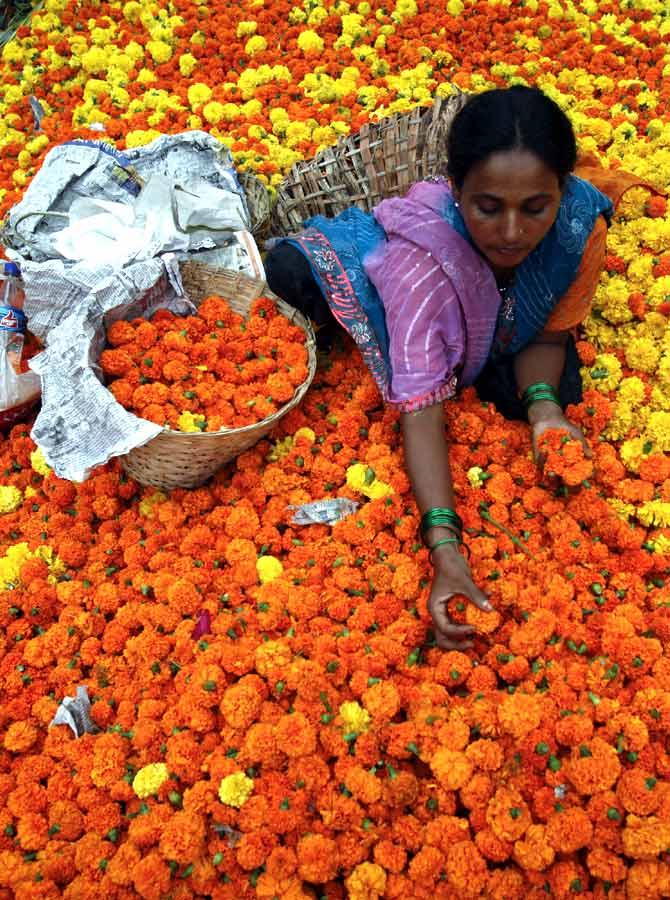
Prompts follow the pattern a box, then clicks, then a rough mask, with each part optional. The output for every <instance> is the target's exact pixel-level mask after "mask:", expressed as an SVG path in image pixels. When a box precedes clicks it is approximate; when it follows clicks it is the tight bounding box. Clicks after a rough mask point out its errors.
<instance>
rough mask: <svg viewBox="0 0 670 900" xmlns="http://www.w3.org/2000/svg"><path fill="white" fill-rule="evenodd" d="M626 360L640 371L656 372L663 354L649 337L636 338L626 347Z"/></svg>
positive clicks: (632, 367)
mask: <svg viewBox="0 0 670 900" xmlns="http://www.w3.org/2000/svg"><path fill="white" fill-rule="evenodd" d="M624 353H625V355H626V362H627V363H628V365H629V366H630V367H631V369H638V370H639V371H640V372H654V371H655V369H656V366H657V365H658V360H659V358H660V356H661V351H660V349H659V348H658V347H656V346H655V345H654V344H653V342H652V341H651V340H649V338H634V339H633V340H632V341H630V342H629V343H628V344H626V347H625V349H624Z"/></svg>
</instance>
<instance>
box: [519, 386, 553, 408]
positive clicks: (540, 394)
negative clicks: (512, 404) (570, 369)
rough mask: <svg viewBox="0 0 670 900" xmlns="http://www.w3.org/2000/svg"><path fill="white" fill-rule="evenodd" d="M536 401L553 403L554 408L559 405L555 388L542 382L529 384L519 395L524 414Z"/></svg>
mask: <svg viewBox="0 0 670 900" xmlns="http://www.w3.org/2000/svg"><path fill="white" fill-rule="evenodd" d="M538 400H550V401H551V402H552V403H555V404H556V406H560V405H561V401H560V400H559V397H558V391H557V390H556V388H555V387H552V386H551V385H550V384H547V383H546V382H544V381H536V382H535V384H529V385H528V387H527V388H526V390H525V391H524V392H523V394H522V395H521V402H522V403H523V408H524V409H525V410H526V412H528V409H529V407H530V406H531V405H532V404H533V403H535V402H537V401H538Z"/></svg>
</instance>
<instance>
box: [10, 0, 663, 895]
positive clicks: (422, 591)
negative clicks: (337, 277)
mask: <svg viewBox="0 0 670 900" xmlns="http://www.w3.org/2000/svg"><path fill="white" fill-rule="evenodd" d="M665 13H666V10H665V4H664V2H663V0H649V2H644V3H643V2H638V0H631V2H629V0H626V2H620V0H611V2H606V3H596V2H593V0H583V2H580V3H574V2H573V0H565V2H561V3H559V2H558V0H548V2H545V0H524V2H522V0H504V2H497V0H489V2H487V0H448V2H447V3H446V5H445V4H443V3H439V4H438V3H435V2H433V0H397V2H395V3H391V4H389V3H383V2H382V0H368V2H361V3H359V4H357V5H351V4H349V3H347V2H343V0H334V2H328V0H310V2H305V3H303V4H298V5H291V4H287V3H285V2H283V0H277V2H274V0H273V2H272V3H267V4H264V3H263V2H262V0H242V2H239V3H236V4H232V3H227V2H219V3H214V4H212V5H210V6H207V5H206V4H205V5H203V4H200V3H197V2H194V0H174V2H170V3H166V2H164V0H156V2H153V3H149V2H147V0H129V2H126V3H121V2H114V0H111V2H102V0H95V2H90V3H84V2H78V0H46V2H45V3H44V5H43V6H42V8H41V9H40V10H39V11H37V12H36V13H34V14H33V16H32V18H31V20H30V22H29V23H28V24H26V25H24V26H22V27H21V28H20V29H19V31H18V34H17V36H16V38H15V39H14V40H12V41H10V42H9V43H7V44H6V46H5V47H4V48H3V51H2V62H1V64H0V69H1V70H2V78H1V79H0V84H1V85H2V87H0V112H2V116H0V147H1V148H2V156H1V160H0V206H1V207H2V211H3V212H4V211H6V209H8V208H9V206H11V205H12V204H13V203H15V202H16V201H17V200H18V198H19V197H20V195H21V192H22V191H23V188H24V185H25V184H27V183H28V181H29V180H30V178H31V177H32V175H33V174H34V173H35V171H36V170H37V168H38V167H39V165H40V164H41V161H42V159H43V156H44V154H45V153H46V152H47V150H48V149H49V148H50V147H51V146H53V145H54V143H55V142H58V141H62V140H67V139H70V138H72V137H85V138H90V137H91V136H94V137H97V138H102V139H104V140H111V141H112V142H114V143H115V144H116V146H118V147H120V148H123V147H124V146H138V145H140V144H143V143H146V142H147V141H150V140H151V139H152V138H153V137H155V136H156V135H157V134H159V133H161V132H175V131H180V130H183V129H185V128H202V129H205V130H208V131H210V132H211V133H212V134H214V135H215V136H217V137H219V138H220V139H221V140H222V141H223V142H224V143H226V144H227V145H228V146H229V147H230V148H231V151H232V153H233V155H234V157H235V159H236V161H237V163H238V165H240V166H241V167H243V168H252V169H254V170H255V171H256V172H257V173H258V174H259V175H260V177H261V178H262V179H264V180H265V182H266V183H267V184H269V185H270V186H271V187H273V186H275V185H276V184H277V183H278V182H279V181H280V180H281V178H282V177H283V175H284V174H285V173H286V171H287V169H288V167H289V166H290V165H291V164H292V163H293V162H294V161H296V160H298V159H302V158H306V157H309V156H310V155H311V154H313V153H314V152H316V151H317V150H318V149H319V148H320V147H324V146H327V145H329V144H332V142H333V141H334V140H335V139H336V138H337V136H338V135H341V134H346V133H348V132H349V131H351V130H355V129H356V128H358V127H359V126H360V125H361V124H362V123H363V122H365V121H367V120H368V119H370V118H374V117H375V116H376V115H378V114H386V113H389V112H394V111H398V110H405V109H409V108H411V107H412V106H415V105H416V104H417V103H427V102H429V101H430V98H431V97H432V96H434V95H436V94H437V95H442V96H444V95H448V94H449V92H450V90H451V87H450V85H451V84H457V85H459V86H460V87H462V88H466V89H473V90H479V89H481V88H483V87H486V86H490V85H504V84H509V83H514V82H515V81H525V82H527V83H533V84H538V85H539V86H541V87H542V88H543V89H544V90H545V91H547V92H548V93H549V94H550V95H551V96H553V97H555V98H556V100H557V101H558V102H559V103H560V104H561V105H562V106H563V107H564V108H565V109H566V110H567V112H568V113H569V115H570V116H571V118H572V121H573V123H574V125H575V129H576V131H577V134H578V137H579V143H580V149H581V150H582V151H584V152H585V153H589V154H590V155H591V156H592V157H597V158H599V159H600V160H601V162H602V163H603V165H606V166H618V165H623V166H624V167H625V168H626V169H627V170H630V171H633V172H635V173H636V174H638V175H639V176H641V177H642V178H643V179H644V180H645V181H646V182H647V183H649V184H650V185H652V186H653V187H654V188H655V189H656V190H657V191H658V192H660V193H659V195H653V196H652V194H650V193H649V191H647V190H643V189H634V190H631V191H629V192H628V194H627V195H626V196H625V198H624V200H623V202H622V203H621V205H620V207H619V211H618V215H617V217H616V219H615V221H614V223H613V225H612V227H611V229H610V232H609V239H608V256H607V260H606V265H605V270H604V272H603V275H602V278H601V282H600V285H599V288H598V291H597V294H596V298H595V302H594V307H593V311H592V314H591V316H590V317H589V319H588V320H587V322H586V323H585V327H584V329H583V333H582V335H581V340H580V342H579V345H578V346H579V352H580V355H581V358H582V361H583V363H584V369H583V372H584V384H585V395H584V400H583V402H582V403H580V404H579V406H578V407H575V408H573V409H572V410H570V415H571V417H572V419H573V421H575V422H576V423H577V424H578V425H580V427H582V428H583V430H584V432H585V434H586V435H587V437H588V439H589V441H590V443H591V446H592V448H593V457H592V459H584V457H583V455H582V454H581V453H580V452H579V448H578V447H577V448H576V447H575V445H574V444H572V443H571V442H567V443H566V442H564V441H563V440H562V436H561V435H549V436H548V438H547V442H546V446H545V447H544V448H543V452H545V453H546V455H547V467H546V474H545V476H541V475H540V474H539V473H538V471H537V470H536V467H535V466H534V464H533V462H532V459H531V448H530V441H529V434H528V428H527V426H525V425H523V424H521V423H511V422H507V421H505V420H504V419H502V418H501V416H500V415H498V413H497V412H496V411H495V409H493V408H492V407H490V406H487V405H485V404H481V403H480V402H479V401H478V400H477V398H476V396H475V395H474V394H473V393H472V392H471V391H465V392H464V394H463V395H462V396H461V397H460V398H459V399H458V400H457V401H454V402H451V403H449V405H448V409H447V414H448V419H449V432H450V435H451V440H452V460H453V469H454V476H455V482H456V488H457V493H458V510H459V512H460V514H461V516H462V517H463V519H464V523H465V529H466V532H467V543H468V545H469V549H470V554H471V557H470V558H471V566H472V569H473V573H474V576H475V579H476V580H477V582H478V583H479V584H481V585H482V586H484V588H485V589H486V591H487V593H488V595H489V596H490V598H491V600H492V601H493V603H494V604H495V607H496V611H495V612H494V613H488V614H482V613H479V612H478V611H477V610H476V609H475V608H474V607H473V606H472V605H469V604H467V603H463V602H462V601H460V600H458V599H456V600H454V601H453V602H452V604H451V612H452V615H453V617H454V618H455V619H460V620H464V621H468V622H471V623H472V624H474V625H475V626H476V627H477V638H476V641H475V645H474V647H473V648H472V649H470V650H468V651H467V652H463V653H462V652H442V651H440V650H439V649H437V648H436V647H435V646H434V643H433V640H432V636H431V632H430V622H429V617H428V615H427V612H426V599H427V594H428V588H429V584H430V577H431V567H430V565H429V561H428V559H427V555H426V551H425V549H424V548H423V546H422V545H421V543H420V540H419V538H418V518H417V513H416V508H415V505H414V502H413V499H412V495H411V491H410V488H409V483H408V480H407V478H406V476H405V474H404V466H403V458H402V448H401V438H400V434H399V427H398V420H397V416H396V415H395V413H393V412H392V411H391V410H388V409H384V408H383V407H382V406H381V404H380V400H379V395H378V393H377V391H376V389H375V387H374V385H373V383H372V381H371V379H370V377H369V376H368V374H367V373H366V372H365V370H364V369H363V367H362V364H361V362H360V359H359V357H358V356H357V354H356V353H355V352H354V350H353V349H352V347H351V346H350V345H346V346H345V348H344V349H343V350H341V351H338V352H335V353H333V354H332V355H331V356H330V357H329V358H328V359H324V360H322V361H321V365H320V368H319V370H318V371H317V375H316V378H315V380H314V383H313V385H312V387H311V389H310V391H309V392H308V394H307V395H306V398H305V400H304V402H303V403H302V405H301V406H300V408H299V409H297V410H293V411H292V412H291V413H289V414H288V415H287V416H286V417H285V418H284V419H282V421H281V425H280V426H279V427H278V428H276V429H275V431H274V432H273V433H272V434H271V435H270V439H268V440H264V441H262V442H261V443H259V444H257V445H256V446H255V447H254V448H252V449H251V450H249V451H247V452H245V453H244V454H242V455H241V456H240V457H239V458H238V459H237V460H236V461H235V462H234V463H231V464H229V465H228V466H227V467H226V468H225V469H224V470H222V471H221V472H220V473H219V474H218V475H217V476H216V477H215V478H214V479H213V480H212V481H211V482H209V483H208V484H207V485H205V486H204V487H202V488H199V489H197V490H191V491H186V490H184V491H180V490H176V491H173V492H172V493H171V494H169V495H166V494H163V493H161V492H159V491H156V490H153V489H150V488H142V487H140V486H139V485H138V484H136V483H135V482H133V481H132V480H130V479H129V478H128V477H127V476H125V475H124V474H123V472H122V470H121V468H120V467H119V466H118V465H117V464H116V463H113V464H110V465H109V466H106V467H104V468H103V469H100V470H98V471H96V472H95V473H94V474H93V476H92V477H91V478H90V479H89V480H88V481H87V482H85V483H84V484H80V485H75V484H70V483H68V482H65V481H63V480H60V479H59V478H57V477H56V476H55V475H54V474H53V473H52V472H50V471H49V469H48V467H47V466H46V465H45V463H44V460H43V458H42V457H41V454H40V453H39V452H38V451H37V450H36V448H35V445H34V444H33V442H32V441H31V439H30V437H29V430H30V426H29V424H27V425H25V426H20V427H15V428H14V429H13V430H12V431H11V433H10V434H9V435H7V437H6V439H4V440H2V442H1V443H0V456H1V462H0V473H2V475H1V479H0V480H1V484H0V512H1V515H0V588H2V591H1V592H0V617H1V625H2V632H1V633H2V637H1V638H0V647H1V648H2V649H1V661H0V671H1V674H2V689H3V694H2V701H3V702H2V704H1V707H0V743H1V750H0V898H1V900H10V898H18V900H28V898H30V900H33V898H45V900H50V898H52V897H53V898H57V897H66V898H69V900H80V898H96V900H98V898H100V897H105V898H135V897H141V898H147V900H163V898H165V900H167V898H170V900H173V898H174V900H179V898H191V897H212V898H216V900H245V898H255V897H260V898H267V900H275V898H278V900H306V898H312V900H317V898H322V897H323V898H328V900H335V898H346V897H350V898H353V900H375V898H382V897H383V898H389V900H409V898H419V900H421V898H431V900H432V898H444V900H446V898H450V900H462V898H469V897H472V898H476V897H484V898H492V900H517V898H518V900H521V898H523V900H526V898H529V900H539V898H545V897H547V896H550V897H558V898H568V897H570V898H571V897H573V896H582V897H590V898H605V897H609V898H611V900H623V898H630V900H654V898H660V897H664V896H669V895H670V856H669V855H668V851H670V649H669V648H670V588H669V586H668V577H669V576H670V570H669V558H670V455H669V454H670V328H668V319H669V316H670V214H669V212H668V209H667V205H666V202H665V200H664V197H663V195H664V194H667V191H668V188H669V187H670V182H669V179H670V162H669V160H670V116H669V112H670V110H669V106H668V99H669V98H670V77H669V75H670V68H669V67H670V55H669V54H668V51H667V34H668V20H667V18H666V15H665ZM31 96H33V97H35V98H36V99H37V100H38V101H39V103H40V105H41V106H42V109H43V110H44V112H45V116H44V118H43V119H42V120H41V127H40V128H39V130H38V129H37V127H36V124H35V122H34V119H33V113H32V111H31V104H30V102H29V99H30V97H31ZM33 106H34V104H33ZM91 126H92V127H93V128H94V129H96V130H94V131H91V130H90V129H91ZM140 327H141V328H142V329H144V331H146V328H145V326H144V325H142V326H140ZM138 330H139V329H138ZM182 337H183V336H182ZM114 343H115V342H114ZM178 343H179V348H178V350H177V352H183V353H184V354H185V355H186V356H187V357H188V359H189V360H192V359H193V353H194V352H195V351H194V341H192V340H191V338H190V336H189V333H188V331H187V336H186V340H185V343H186V344H187V345H188V346H183V345H182V344H181V343H180V342H178ZM118 349H120V348H116V349H115V350H114V352H115V353H116V352H117V350H118ZM175 349H176V348H175ZM152 352H153V351H152ZM157 352H159V351H157ZM262 355H265V354H262ZM138 358H139V357H138ZM147 358H152V357H149V356H148V355H147V354H145V355H144V356H142V357H141V359H142V360H145V359H147ZM116 362H117V363H118V353H117V358H116ZM239 364H240V365H246V363H244V362H240V363H239ZM144 365H145V367H146V365H147V364H146V363H144ZM185 365H186V366H187V369H188V374H189V376H190V377H196V378H200V376H194V373H193V369H194V367H193V366H189V365H188V364H187V363H185ZM197 365H204V366H207V365H208V363H207V361H206V360H203V361H202V362H200V361H198V362H197ZM291 365H295V366H296V367H297V368H298V369H299V366H300V360H299V359H297V358H296V359H295V360H294V361H293V363H291ZM149 368H151V367H149ZM173 368H176V367H174V366H173ZM196 371H201V372H202V370H197V368H196ZM118 374H124V375H125V374H126V373H125V372H121V371H120V372H119V373H118ZM144 374H145V377H147V376H146V373H144ZM182 374H183V373H182ZM204 374H206V373H203V375H204ZM133 377H134V376H133ZM269 377H273V376H271V375H270V376H269ZM282 378H283V376H282ZM283 380H285V379H283ZM288 380H290V379H288ZM121 381H123V379H121ZM205 381H206V379H205V378H200V380H199V382H198V384H202V383H204V382H205ZM177 382H179V379H177ZM117 384H118V382H117ZM136 387H139V385H136ZM284 387H286V385H284ZM113 389H114V388H113ZM186 390H189V391H191V388H190V387H188V388H186ZM197 390H198V391H199V387H198V388H197ZM238 390H241V389H238V388H236V391H235V395H237V391H238ZM264 390H265V389H264ZM115 391H117V392H119V393H120V392H121V388H119V387H117V388H116V389H115ZM194 392H195V391H194ZM145 393H146V392H145ZM182 393H183V388H182ZM126 394H128V390H126ZM117 396H118V394H117ZM133 396H134V393H133ZM133 396H131V397H130V398H128V397H127V398H126V399H130V400H131V401H132V399H133ZM245 396H246V395H245ZM268 396H271V397H273V399H274V400H277V401H280V400H281V397H280V395H279V393H277V392H276V391H275V390H274V389H273V390H271V391H269V392H264V393H262V394H259V397H258V399H257V400H256V402H255V403H254V404H253V406H252V405H251V404H250V403H249V405H248V406H247V407H245V409H244V410H241V409H236V410H235V412H236V414H237V415H243V414H246V413H247V412H248V410H249V409H254V408H255V407H256V405H257V403H260V402H261V400H265V401H266V398H267V397H268ZM160 399H161V401H162V397H161V398H160ZM185 399H187V400H193V401H195V397H193V398H189V397H187V398H185ZM228 399H230V398H228ZM246 399H247V401H251V400H253V399H254V398H253V397H252V396H249V397H247V398H246ZM198 402H200V401H198ZM222 402H223V401H222ZM226 402H227V401H226ZM158 405H159V406H160V405H161V404H160V403H159V404H158ZM233 405H234V404H233ZM173 406H174V407H175V410H179V415H182V414H186V413H189V414H190V415H191V418H192V420H193V423H194V425H195V426H196V427H199V425H198V423H200V424H202V422H203V421H204V419H202V418H196V417H198V416H200V417H202V416H204V417H205V418H206V419H207V421H210V419H209V417H210V415H211V417H212V418H215V416H216V415H217V413H216V412H211V413H210V411H209V410H207V411H206V410H205V409H204V408H200V407H198V408H197V409H196V408H195V407H193V406H183V407H180V406H178V405H177V404H173ZM245 411H246V412H245ZM153 412H154V413H156V414H157V415H163V414H164V412H165V411H161V412H160V413H158V411H157V410H155V409H154V410H153ZM145 414H146V411H145ZM175 414H176V413H175ZM175 414H173V413H171V415H173V417H174V415H175ZM165 418H167V420H168V421H170V416H166V417H165ZM163 420H165V419H163ZM177 420H178V416H177ZM324 497H348V498H350V499H353V500H356V501H358V503H359V504H360V505H359V507H358V510H357V512H356V513H355V514H353V515H351V516H349V517H347V518H345V519H343V520H342V521H340V522H338V523H337V524H335V525H333V526H325V525H304V526H298V525H295V524H293V523H292V519H293V515H294V511H293V510H290V509H289V508H288V507H295V506H300V505H301V504H304V503H307V502H309V501H312V500H320V499H322V498H324ZM79 686H86V687H87V689H88V695H89V697H90V699H91V704H92V705H91V718H92V722H93V725H94V727H93V728H92V730H91V731H90V732H88V733H85V734H83V735H82V736H80V737H75V734H74V733H73V731H72V730H71V729H70V728H68V727H67V726H66V725H58V726H54V727H49V723H50V722H51V720H52V718H53V717H54V714H55V712H56V710H57V708H58V706H59V703H60V701H61V700H62V699H63V698H64V697H67V696H70V697H73V696H74V695H75V693H76V689H77V687H79Z"/></svg>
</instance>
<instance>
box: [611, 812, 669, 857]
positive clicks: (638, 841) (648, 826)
mask: <svg viewBox="0 0 670 900" xmlns="http://www.w3.org/2000/svg"><path fill="white" fill-rule="evenodd" d="M621 839H622V841H623V851H624V853H625V854H626V856H630V857H631V858H632V859H648V860H653V859H656V858H657V857H658V856H659V855H660V854H661V853H663V852H664V851H665V849H666V848H667V847H668V846H670V844H669V843H668V842H669V841H670V823H668V822H663V821H661V820H660V819H658V818H656V817H655V816H648V817H646V818H642V817H638V816H634V815H630V816H628V817H627V818H626V825H625V827H624V829H623V831H622V832H621Z"/></svg>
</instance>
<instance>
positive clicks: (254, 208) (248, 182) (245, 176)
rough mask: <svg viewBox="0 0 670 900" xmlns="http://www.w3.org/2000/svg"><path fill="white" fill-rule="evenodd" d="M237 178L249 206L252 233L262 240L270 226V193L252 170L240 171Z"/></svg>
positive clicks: (257, 239)
mask: <svg viewBox="0 0 670 900" xmlns="http://www.w3.org/2000/svg"><path fill="white" fill-rule="evenodd" d="M237 178H238V180H239V182H240V185H241V187H242V189H243V191H244V194H245V197H246V201H247V207H248V208H249V217H250V219H251V227H250V230H251V233H252V234H253V236H254V237H255V238H256V241H257V242H259V241H262V240H263V238H264V237H266V236H267V233H268V228H269V226H270V195H269V194H268V191H267V188H266V187H265V185H264V184H263V182H262V181H261V180H260V178H257V177H256V176H255V175H254V174H253V173H252V172H238V173H237Z"/></svg>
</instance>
